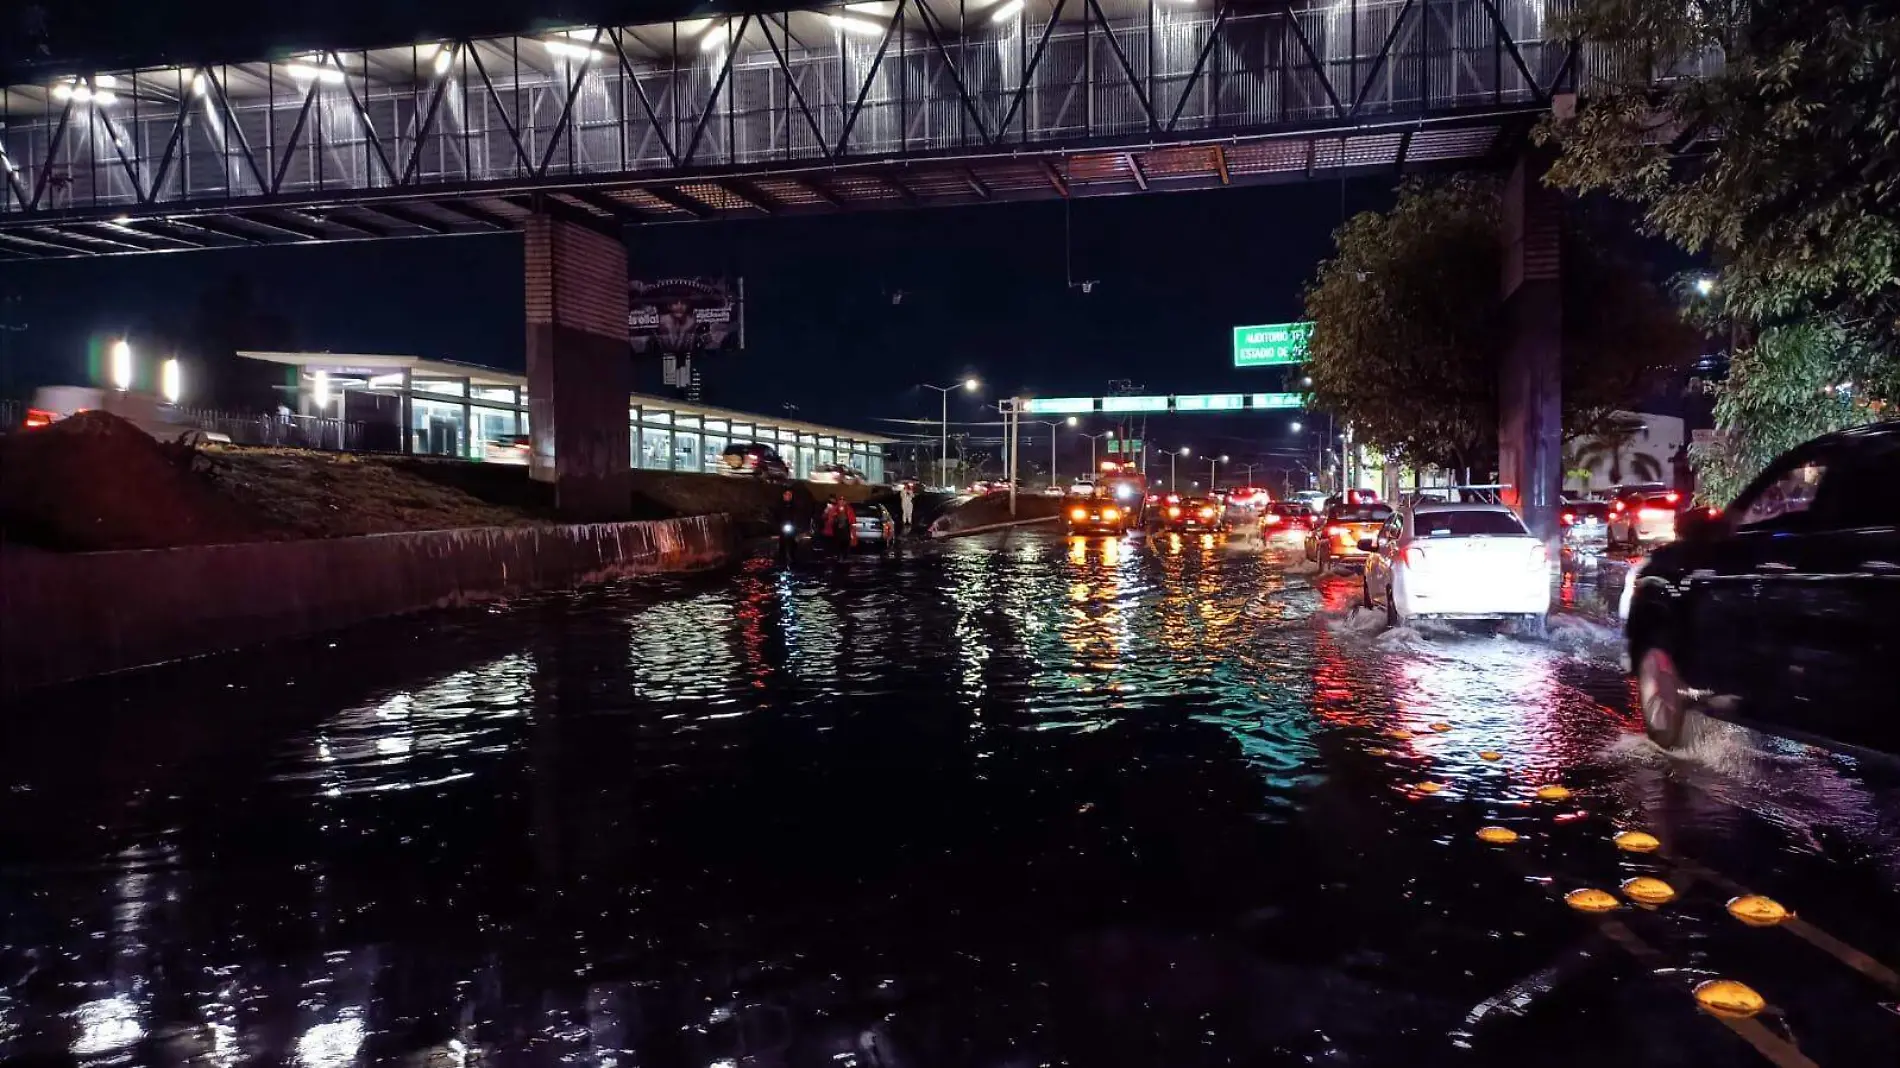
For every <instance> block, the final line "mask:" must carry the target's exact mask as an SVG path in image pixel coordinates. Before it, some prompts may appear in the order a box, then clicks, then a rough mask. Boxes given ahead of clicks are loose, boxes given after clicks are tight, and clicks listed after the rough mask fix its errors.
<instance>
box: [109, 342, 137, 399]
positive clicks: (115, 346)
mask: <svg viewBox="0 0 1900 1068" xmlns="http://www.w3.org/2000/svg"><path fill="white" fill-rule="evenodd" d="M112 387H113V388H114V389H131V388H132V345H131V343H130V342H128V341H126V340H125V339H124V338H120V339H119V340H117V341H114V342H113V343H112Z"/></svg>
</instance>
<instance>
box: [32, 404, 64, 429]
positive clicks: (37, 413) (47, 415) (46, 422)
mask: <svg viewBox="0 0 1900 1068" xmlns="http://www.w3.org/2000/svg"><path fill="white" fill-rule="evenodd" d="M58 418H59V416H57V415H54V414H53V413H52V412H49V411H45V410H43V409H40V408H28V409H27V410H26V423H25V425H26V426H27V427H28V428H29V429H30V428H32V427H36V426H52V425H53V420H55V419H58Z"/></svg>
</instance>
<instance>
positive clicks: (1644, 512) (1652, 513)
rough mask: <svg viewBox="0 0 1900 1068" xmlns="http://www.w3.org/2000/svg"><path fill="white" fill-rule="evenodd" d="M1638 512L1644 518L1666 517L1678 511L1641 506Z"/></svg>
mask: <svg viewBox="0 0 1900 1068" xmlns="http://www.w3.org/2000/svg"><path fill="white" fill-rule="evenodd" d="M1636 514H1637V515H1638V516H1640V517H1642V518H1643V519H1664V518H1667V517H1669V516H1672V515H1675V514H1676V513H1674V512H1672V511H1670V510H1669V509H1667V508H1639V509H1637V512H1636Z"/></svg>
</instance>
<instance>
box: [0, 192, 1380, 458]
mask: <svg viewBox="0 0 1900 1068" xmlns="http://www.w3.org/2000/svg"><path fill="white" fill-rule="evenodd" d="M1390 195H1391V190H1390V184H1389V183H1386V182H1359V183H1355V184H1352V185H1349V186H1347V187H1345V188H1344V189H1343V190H1342V187H1341V185H1340V184H1339V183H1338V182H1337V181H1326V182H1320V183H1316V184H1313V185H1303V186H1283V187H1273V188H1254V189H1235V190H1214V191H1208V192H1198V193H1177V194H1150V195H1147V196H1133V197H1115V198H1098V199H1090V200H1081V201H1077V202H1075V203H1074V204H1073V205H1072V207H1071V212H1072V214H1071V217H1070V223H1071V226H1072V231H1073V250H1074V265H1075V277H1076V278H1077V279H1084V278H1087V279H1099V280H1100V281H1101V285H1100V286H1098V287H1097V288H1096V290H1095V292H1094V293H1092V294H1089V295H1083V294H1081V293H1080V292H1078V291H1070V290H1069V289H1068V288H1067V287H1066V285H1065V278H1064V266H1063V247H1064V241H1063V208H1062V205H1061V204H1060V203H1059V202H1044V203H1034V204H1010V205H979V206H972V207H968V208H955V209H938V210H932V211H909V212H904V211H899V212H876V213H865V214H857V215H842V216H810V217H804V218H787V219H771V220H758V219H751V220H743V221H741V220H725V221H719V220H715V221H710V222H702V223H691V224H680V225H670V226H658V227H647V228H638V229H635V230H632V231H629V233H628V248H629V250H630V253H631V261H632V271H633V273H634V274H635V275H636V276H639V277H658V276H667V275H675V274H701V273H703V274H719V273H730V274H737V275H743V276H744V277H745V279H746V291H747V300H748V307H747V339H748V342H749V346H750V347H749V349H748V350H747V351H746V352H744V353H742V354H740V355H738V356H735V357H732V358H730V359H726V358H722V357H715V358H711V359H708V361H707V363H706V366H705V368H704V370H703V377H704V380H705V385H706V390H707V400H708V401H709V402H712V403H718V404H723V405H728V406H731V407H735V408H742V409H747V410H755V411H766V412H775V411H777V410H779V405H780V404H781V403H783V402H791V403H795V404H797V405H798V406H799V408H800V413H801V414H802V415H804V416H805V417H806V418H810V419H818V420H823V421H827V422H835V423H839V424H842V425H847V426H852V425H856V426H863V427H865V428H867V429H869V428H871V427H873V426H876V425H877V424H875V423H873V422H871V417H873V416H906V415H925V414H931V415H934V413H935V410H936V407H937V405H936V402H935V399H934V398H935V394H926V393H923V392H922V391H919V390H916V389H915V388H914V387H915V384H916V383H917V382H920V381H936V382H949V381H952V380H954V379H955V378H957V377H959V376H961V375H964V374H966V373H975V374H978V375H980V376H981V377H982V378H983V379H984V381H985V383H986V388H985V389H984V391H983V393H984V395H985V396H986V397H994V396H997V395H1001V394H1004V393H1007V392H1010V391H1014V390H1018V389H1020V390H1022V391H1025V392H1030V393H1040V394H1043V395H1056V394H1082V393H1100V392H1101V391H1102V389H1103V388H1104V387H1105V385H1106V383H1107V382H1108V381H1109V380H1110V379H1117V378H1129V379H1133V380H1134V381H1135V382H1136V383H1138V384H1142V385H1145V386H1147V387H1148V388H1149V390H1151V391H1153V392H1206V391H1215V390H1246V389H1274V388H1278V380H1277V377H1276V376H1275V374H1274V372H1272V371H1235V370H1233V369H1232V368H1231V366H1229V364H1230V362H1231V361H1230V355H1229V344H1230V334H1231V329H1232V327H1234V326H1236V325H1242V324H1247V323H1257V322H1276V321H1283V320H1288V319H1294V318H1297V317H1298V316H1299V311H1300V298H1299V293H1300V289H1301V287H1302V286H1303V285H1304V283H1305V281H1306V280H1307V279H1308V278H1309V277H1310V276H1311V274H1312V271H1313V267H1314V264H1315V263H1316V262H1317V261H1318V259H1319V258H1321V257H1322V256H1324V255H1325V254H1327V252H1328V251H1329V249H1330V247H1331V243H1330V236H1329V235H1330V232H1331V230H1332V228H1333V227H1334V226H1335V225H1337V223H1338V222H1339V220H1340V216H1341V207H1342V196H1343V199H1344V204H1345V207H1346V210H1358V209H1360V208H1365V207H1372V206H1377V205H1382V204H1384V203H1385V202H1387V201H1388V200H1389V198H1390ZM520 257H521V254H520V239H519V237H517V236H512V235H502V236H484V237H457V238H435V239H420V240H410V241H384V242H373V243H360V244H347V245H331V246H317V247H296V248H282V249H265V250H257V249H248V250H241V251H228V252H191V253H182V254H180V253H173V254H163V255H145V256H128V257H111V258H103V259H93V260H66V261H53V262H47V263H39V264H30V265H22V264H17V263H16V264H8V265H5V266H4V267H0V295H7V296H11V297H16V298H17V303H13V304H12V305H11V307H12V308H13V309H15V310H14V311H12V312H11V313H10V314H11V317H12V318H14V319H15V320H23V321H25V322H27V323H28V324H29V327H30V328H29V330H28V331H27V332H25V333H24V334H16V335H14V336H13V339H12V341H13V344H12V349H13V357H12V361H11V362H12V363H13V365H14V366H12V367H10V368H8V369H7V371H8V372H9V373H8V374H7V375H6V380H7V382H8V384H9V386H10V389H9V392H13V393H16V394H17V393H19V392H20V391H21V390H22V388H23V387H27V386H30V385H32V384H37V383H41V382H65V381H79V380H82V378H81V376H82V375H83V373H84V368H85V358H86V351H87V342H88V339H89V338H91V337H97V336H114V335H117V334H119V333H122V332H125V333H130V335H131V336H133V337H134V339H135V340H136V338H137V336H138V334H139V332H140V330H141V329H144V328H148V327H149V326H151V325H152V324H154V323H157V322H160V321H163V320H164V319H166V318H167V317H173V318H176V317H179V316H181V315H182V316H183V317H184V318H185V319H187V320H188V319H189V313H190V309H191V308H192V307H194V306H195V304H196V302H197V300H198V296H199V293H200V291H201V290H203V289H205V288H206V287H209V286H214V285H222V284H224V283H225V282H226V280H227V279H228V278H229V277H230V276H232V275H237V274H242V275H245V276H247V277H248V279H249V281H250V283H251V284H252V286H253V287H254V289H255V290H256V292H257V294H258V296H259V299H260V303H262V304H264V305H266V306H268V307H270V308H272V309H274V310H277V311H279V312H281V313H282V314H283V315H284V316H286V317H287V318H288V319H289V320H290V322H291V325H292V327H293V329H294V332H295V336H296V340H297V343H298V345H299V347H301V348H309V349H329V350H333V351H339V352H345V351H348V352H388V353H413V354H417V355H422V356H426V357H431V358H437V359H454V360H462V361H466V362H472V363H482V364H489V365H493V366H499V367H508V368H514V369H519V368H520V367H521V365H522V359H523V356H522V352H523V338H524V327H523V324H522V312H521V296H520V294H521V280H520V269H521V267H520ZM895 290H902V291H903V292H904V299H903V302H902V303H901V304H895V305H894V304H892V303H891V300H890V294H891V293H892V292H893V291H895ZM643 372H644V374H643V378H642V384H643V385H646V386H648V387H651V386H652V385H653V384H655V383H656V382H657V376H656V374H654V373H653V369H651V368H647V369H643ZM970 414H971V415H972V417H974V409H970Z"/></svg>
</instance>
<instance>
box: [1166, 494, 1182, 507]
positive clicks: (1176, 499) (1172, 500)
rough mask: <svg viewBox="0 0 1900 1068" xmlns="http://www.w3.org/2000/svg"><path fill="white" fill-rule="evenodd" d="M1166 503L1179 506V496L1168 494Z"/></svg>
mask: <svg viewBox="0 0 1900 1068" xmlns="http://www.w3.org/2000/svg"><path fill="white" fill-rule="evenodd" d="M1168 503H1169V504H1180V503H1181V498H1180V496H1179V495H1177V494H1173V493H1170V494H1168Z"/></svg>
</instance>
